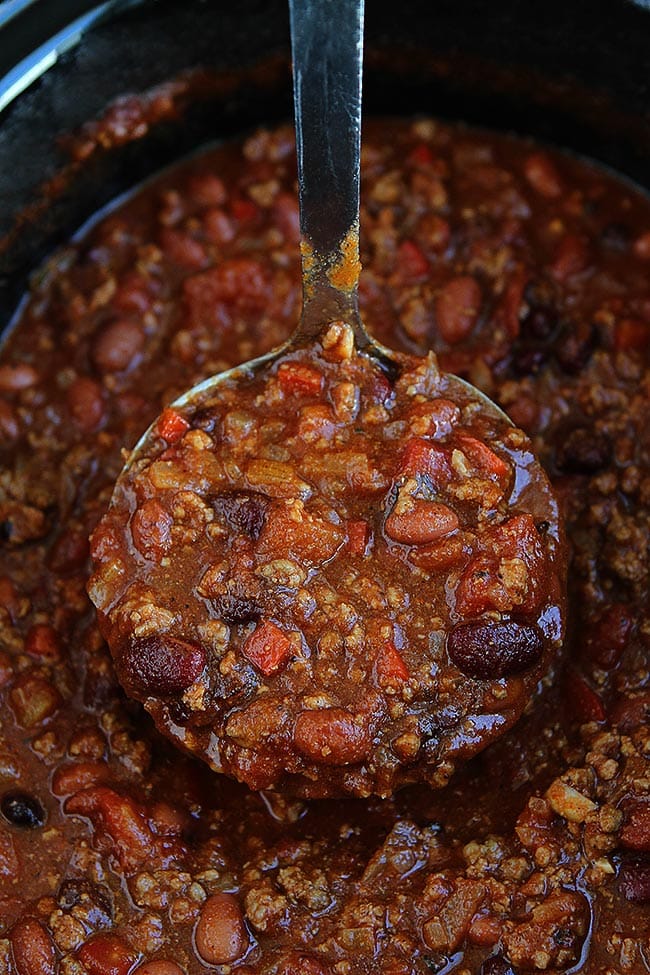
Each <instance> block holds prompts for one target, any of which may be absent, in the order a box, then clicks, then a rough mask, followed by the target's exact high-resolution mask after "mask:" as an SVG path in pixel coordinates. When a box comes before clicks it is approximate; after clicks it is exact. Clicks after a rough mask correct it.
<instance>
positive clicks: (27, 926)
mask: <svg viewBox="0 0 650 975" xmlns="http://www.w3.org/2000/svg"><path fill="white" fill-rule="evenodd" d="M9 941H10V943H11V950H12V952H13V956H14V965H15V966H16V972H17V973H18V975H54V973H55V971H56V954H55V949H54V942H53V941H52V938H51V937H50V935H49V933H48V932H47V931H46V930H45V928H44V927H43V925H42V924H41V923H40V921H37V920H36V918H34V917H24V918H21V920H20V921H18V922H17V923H16V924H15V925H14V926H13V928H12V929H11V931H10V933H9Z"/></svg>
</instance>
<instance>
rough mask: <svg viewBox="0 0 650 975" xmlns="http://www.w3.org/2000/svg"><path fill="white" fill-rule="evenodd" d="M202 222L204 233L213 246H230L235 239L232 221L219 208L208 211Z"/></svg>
mask: <svg viewBox="0 0 650 975" xmlns="http://www.w3.org/2000/svg"><path fill="white" fill-rule="evenodd" d="M201 222H202V226H203V233H204V234H205V236H206V237H207V239H208V240H209V241H211V242H212V243H213V244H229V243H230V241H231V240H233V239H234V237H235V228H234V227H233V223H232V220H231V219H230V217H229V216H228V214H227V213H224V211H223V210H221V209H219V208H218V207H212V208H211V209H210V210H206V211H205V213H204V214H203V219H202V221H201Z"/></svg>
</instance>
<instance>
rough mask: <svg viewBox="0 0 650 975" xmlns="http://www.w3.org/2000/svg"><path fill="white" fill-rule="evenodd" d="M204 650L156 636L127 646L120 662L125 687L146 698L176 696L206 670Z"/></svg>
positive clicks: (180, 641)
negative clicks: (156, 695) (147, 696)
mask: <svg viewBox="0 0 650 975" xmlns="http://www.w3.org/2000/svg"><path fill="white" fill-rule="evenodd" d="M205 660H206V653H205V649H204V647H201V646H199V645H198V644H196V643H189V642H188V641H186V640H178V639H176V638H175V637H172V636H167V635H165V634H162V633H156V634H154V635H153V636H148V637H143V638H141V639H137V638H136V639H134V640H132V641H131V642H130V643H129V644H127V647H126V649H125V650H124V651H123V652H122V656H121V660H120V672H121V675H122V678H123V680H124V682H125V684H127V685H129V686H131V687H133V688H134V689H136V690H138V691H140V692H143V693H145V694H175V693H178V692H179V691H184V690H185V688H186V687H189V686H190V684H192V683H193V682H194V681H195V680H196V679H197V677H198V676H199V674H200V673H201V671H202V670H203V668H204V666H205Z"/></svg>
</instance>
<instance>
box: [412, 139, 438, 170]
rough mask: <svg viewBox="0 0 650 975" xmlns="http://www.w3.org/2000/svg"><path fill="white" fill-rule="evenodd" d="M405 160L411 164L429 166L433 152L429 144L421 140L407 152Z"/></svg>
mask: <svg viewBox="0 0 650 975" xmlns="http://www.w3.org/2000/svg"><path fill="white" fill-rule="evenodd" d="M407 162H409V163H410V164H411V165H412V166H430V165H431V163H432V162H433V152H432V150H431V147H430V146H427V145H425V143H424V142H421V143H420V144H419V145H417V146H416V147H415V148H414V149H412V150H411V152H409V154H408V157H407Z"/></svg>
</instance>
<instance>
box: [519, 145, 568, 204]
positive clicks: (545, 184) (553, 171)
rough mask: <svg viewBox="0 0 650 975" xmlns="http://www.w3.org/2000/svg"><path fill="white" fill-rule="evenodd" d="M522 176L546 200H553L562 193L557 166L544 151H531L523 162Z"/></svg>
mask: <svg viewBox="0 0 650 975" xmlns="http://www.w3.org/2000/svg"><path fill="white" fill-rule="evenodd" d="M524 176H525V177H526V179H527V180H528V182H529V183H530V185H531V186H532V187H533V189H534V190H535V191H536V192H537V193H539V194H540V196H544V197H546V199H547V200H555V199H557V197H558V196H561V195H562V183H561V181H560V175H559V173H558V171H557V167H556V165H555V163H554V162H553V160H552V159H551V158H550V156H547V155H546V153H544V152H531V154H530V155H529V156H528V157H527V159H526V161H525V162H524Z"/></svg>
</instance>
